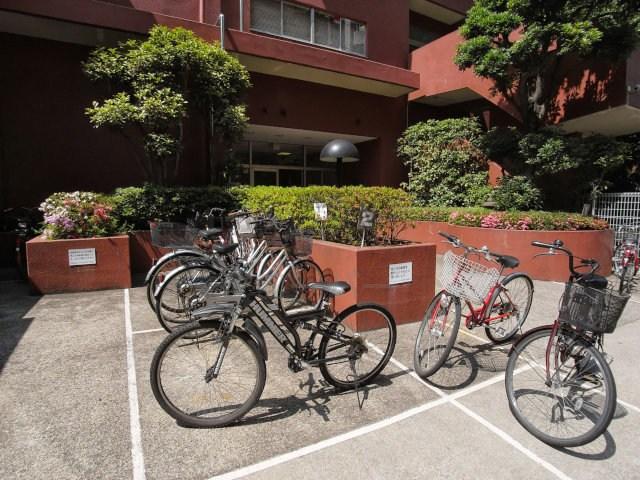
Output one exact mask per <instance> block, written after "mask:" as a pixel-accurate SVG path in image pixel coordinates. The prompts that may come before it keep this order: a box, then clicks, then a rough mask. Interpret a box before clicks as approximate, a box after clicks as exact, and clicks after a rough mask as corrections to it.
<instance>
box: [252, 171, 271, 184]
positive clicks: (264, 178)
mask: <svg viewBox="0 0 640 480" xmlns="http://www.w3.org/2000/svg"><path fill="white" fill-rule="evenodd" d="M251 175H252V176H253V179H252V182H251V185H278V169H277V168H264V167H253V170H252V172H251Z"/></svg>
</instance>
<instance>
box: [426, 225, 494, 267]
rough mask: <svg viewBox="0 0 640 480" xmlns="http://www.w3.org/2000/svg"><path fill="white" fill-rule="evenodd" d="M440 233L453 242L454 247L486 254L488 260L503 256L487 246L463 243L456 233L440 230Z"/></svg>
mask: <svg viewBox="0 0 640 480" xmlns="http://www.w3.org/2000/svg"><path fill="white" fill-rule="evenodd" d="M438 235H440V236H441V237H444V238H446V239H447V241H448V242H449V243H451V245H453V246H454V247H456V248H463V249H464V250H465V251H466V252H468V253H475V254H478V255H484V257H485V258H486V259H487V260H490V261H495V258H498V257H501V255H500V254H499V253H495V252H492V251H490V250H489V249H488V248H487V247H486V246H485V247H482V248H475V247H472V246H471V245H465V244H464V243H462V242H461V241H460V239H459V238H458V237H456V236H455V235H451V234H450V233H446V232H438ZM491 257H493V258H491Z"/></svg>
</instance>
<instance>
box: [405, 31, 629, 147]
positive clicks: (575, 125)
mask: <svg viewBox="0 0 640 480" xmlns="http://www.w3.org/2000/svg"><path fill="white" fill-rule="evenodd" d="M461 41H462V37H461V36H460V34H459V33H458V32H457V31H454V32H451V33H450V34H448V35H445V36H443V37H441V38H439V39H437V40H435V41H433V42H431V43H429V44H427V45H425V46H424V47H421V48H419V49H417V50H414V51H413V52H412V53H411V56H410V63H409V64H410V68H411V70H413V71H414V72H416V73H419V74H420V87H419V88H418V89H417V90H416V91H414V92H412V93H410V94H409V100H410V101H413V102H419V103H424V104H427V105H431V106H436V107H438V106H448V105H454V104H460V103H464V102H470V101H474V100H484V101H486V102H488V103H490V104H493V105H494V106H496V107H497V108H499V109H501V110H503V111H504V112H506V113H508V114H509V115H511V116H512V117H514V118H516V119H517V118H519V115H518V113H517V111H516V110H515V109H514V108H513V107H512V106H511V105H510V104H509V103H508V102H507V101H506V100H505V99H504V98H502V97H501V96H500V95H493V94H492V92H491V87H492V82H491V81H489V80H486V79H483V78H480V77H478V76H476V75H475V74H474V73H473V71H472V70H465V71H460V70H459V69H458V67H457V66H456V65H455V64H454V63H453V58H454V56H455V53H456V48H457V45H458V44H459V43H460V42H461ZM561 73H562V75H560V77H561V78H562V81H561V82H559V84H558V90H557V94H556V96H555V101H554V103H553V105H552V108H551V119H550V120H551V121H552V123H555V124H558V125H559V126H561V127H562V128H563V129H565V130H566V131H569V132H584V133H602V134H606V135H614V136H617V135H626V134H629V133H633V132H636V131H638V130H640V51H636V52H634V54H633V55H632V56H631V57H630V58H629V59H628V60H627V61H626V62H623V63H622V64H619V65H611V64H610V63H609V62H606V61H599V62H596V61H594V62H590V64H589V65H586V66H585V64H584V62H581V61H579V60H577V59H567V60H566V61H564V64H563V65H562V67H561Z"/></svg>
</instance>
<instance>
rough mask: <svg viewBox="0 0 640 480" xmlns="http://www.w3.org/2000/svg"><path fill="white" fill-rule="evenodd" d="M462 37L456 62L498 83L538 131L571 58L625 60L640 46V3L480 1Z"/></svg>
mask: <svg viewBox="0 0 640 480" xmlns="http://www.w3.org/2000/svg"><path fill="white" fill-rule="evenodd" d="M460 32H461V34H462V36H463V37H464V39H465V41H464V42H463V43H461V44H460V45H459V46H458V52H457V54H456V57H455V63H456V64H457V65H458V67H459V68H461V69H468V68H473V70H474V71H475V73H476V74H477V75H479V76H480V77H484V78H488V79H490V80H492V81H493V82H494V88H495V92H496V93H500V94H501V95H502V96H503V97H504V98H505V99H506V100H507V101H508V102H510V103H511V104H512V105H513V106H514V107H515V108H516V109H517V110H518V111H519V112H520V115H521V120H522V122H523V125H524V127H525V129H526V130H528V131H533V130H536V129H537V128H539V127H540V126H543V125H544V123H545V120H546V119H547V115H548V113H549V103H550V102H551V101H552V100H553V96H554V87H555V86H556V83H557V82H558V80H559V79H558V78H557V72H558V67H559V66H560V63H561V61H562V60H563V59H564V58H566V57H569V56H578V57H580V58H584V59H588V58H594V57H604V58H606V59H608V60H611V61H617V60H622V59H625V58H627V57H628V56H629V54H630V53H631V52H632V51H633V50H634V49H635V48H637V47H638V45H640V0H476V1H475V3H474V5H473V6H472V7H471V9H470V10H469V11H468V13H467V17H466V19H465V22H464V24H463V25H462V27H461V28H460Z"/></svg>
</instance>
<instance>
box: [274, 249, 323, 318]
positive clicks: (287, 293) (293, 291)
mask: <svg viewBox="0 0 640 480" xmlns="http://www.w3.org/2000/svg"><path fill="white" fill-rule="evenodd" d="M312 282H324V274H323V273H322V269H321V268H320V266H318V264H317V263H315V262H314V261H312V260H308V259H303V260H296V261H295V262H294V263H293V264H292V265H289V266H287V267H286V268H285V269H284V270H283V272H282V274H281V276H280V278H279V280H278V291H277V297H278V306H279V307H280V310H282V311H283V312H285V313H287V312H288V311H290V310H294V309H301V308H318V307H319V306H320V304H321V303H322V300H323V298H324V295H323V292H322V291H321V290H317V289H311V290H310V289H309V288H308V287H307V285H308V284H309V283H312Z"/></svg>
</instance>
